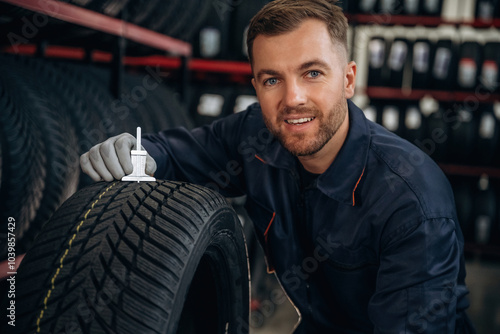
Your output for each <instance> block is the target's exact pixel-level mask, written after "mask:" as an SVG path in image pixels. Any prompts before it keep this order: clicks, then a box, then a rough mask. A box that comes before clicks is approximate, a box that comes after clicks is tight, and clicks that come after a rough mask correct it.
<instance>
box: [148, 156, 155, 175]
mask: <svg viewBox="0 0 500 334" xmlns="http://www.w3.org/2000/svg"><path fill="white" fill-rule="evenodd" d="M155 171H156V161H155V160H154V159H153V158H152V157H151V156H150V155H149V154H148V155H147V156H146V174H148V175H151V176H152V175H153V174H154V173H155Z"/></svg>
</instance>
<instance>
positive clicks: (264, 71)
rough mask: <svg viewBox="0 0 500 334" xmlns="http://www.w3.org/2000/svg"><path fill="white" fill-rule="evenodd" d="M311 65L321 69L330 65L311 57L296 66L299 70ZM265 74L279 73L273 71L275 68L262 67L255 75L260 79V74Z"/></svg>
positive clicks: (278, 73) (277, 74)
mask: <svg viewBox="0 0 500 334" xmlns="http://www.w3.org/2000/svg"><path fill="white" fill-rule="evenodd" d="M313 66H318V67H321V68H323V69H330V66H328V64H327V63H325V62H324V61H322V60H320V59H313V60H311V61H308V62H305V63H303V64H301V65H300V66H299V67H298V68H297V70H298V71H299V72H300V71H303V70H306V69H308V68H311V67H313ZM266 74H267V75H270V76H279V75H280V74H281V73H280V72H278V71H275V70H271V69H262V70H260V71H259V72H258V73H257V76H256V79H257V81H260V79H261V78H262V76H264V75H266Z"/></svg>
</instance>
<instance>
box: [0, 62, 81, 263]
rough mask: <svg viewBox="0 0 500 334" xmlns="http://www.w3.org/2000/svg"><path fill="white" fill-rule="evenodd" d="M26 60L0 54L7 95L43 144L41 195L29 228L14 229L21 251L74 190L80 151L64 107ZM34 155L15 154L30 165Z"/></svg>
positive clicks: (78, 173) (26, 247) (20, 251)
mask: <svg viewBox="0 0 500 334" xmlns="http://www.w3.org/2000/svg"><path fill="white" fill-rule="evenodd" d="M26 61H27V60H26V59H25V58H22V57H8V56H5V57H2V62H3V63H4V64H5V66H6V67H8V68H5V69H4V71H3V73H5V74H7V73H10V75H9V81H8V85H9V87H10V88H11V89H10V91H9V94H10V95H11V97H12V98H13V100H14V101H15V102H16V107H17V108H19V110H20V112H22V113H26V115H27V116H29V117H31V118H32V119H33V120H34V125H35V127H36V128H37V129H38V130H39V133H40V136H39V137H38V138H37V140H39V141H41V142H43V145H44V147H45V150H44V155H45V175H43V174H38V173H37V176H38V177H40V178H43V179H44V181H45V185H44V189H43V195H42V199H41V201H40V206H39V208H38V210H37V212H36V216H35V218H34V219H33V221H32V222H31V223H29V229H27V230H26V231H24V233H23V234H22V236H21V235H20V233H19V230H18V231H17V232H18V235H17V245H16V251H17V252H19V253H20V254H21V253H22V252H25V251H26V250H27V249H28V248H29V247H30V245H31V242H32V241H33V240H34V238H35V236H36V234H37V233H38V231H39V230H40V229H41V227H42V225H43V224H44V223H45V222H46V221H47V220H48V219H49V218H50V216H51V215H52V214H53V213H54V212H55V211H56V209H57V208H58V207H59V206H60V205H61V204H62V203H63V202H64V201H65V200H66V199H68V198H69V197H70V196H71V195H72V194H73V193H74V192H75V191H76V190H77V187H78V179H79V175H80V165H79V154H78V152H77V151H76V149H75V148H76V147H77V145H78V141H77V138H76V134H75V131H74V128H73V126H72V124H71V119H70V117H69V115H68V112H67V110H66V107H65V106H64V104H63V103H62V102H61V99H60V96H59V94H58V93H57V92H56V91H53V90H51V89H50V85H47V84H46V83H45V82H42V81H41V80H40V77H38V76H32V72H31V71H30V69H29V66H27V64H26ZM29 131H31V129H29ZM33 158H35V157H27V159H26V160H18V158H17V157H16V160H17V162H18V163H19V164H30V163H31V159H33ZM2 205H3V203H2ZM19 214H21V213H19ZM16 217H17V215H14V218H16Z"/></svg>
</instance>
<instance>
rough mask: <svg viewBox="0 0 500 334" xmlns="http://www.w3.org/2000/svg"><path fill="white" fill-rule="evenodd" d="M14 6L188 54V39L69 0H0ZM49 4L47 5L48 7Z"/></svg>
mask: <svg viewBox="0 0 500 334" xmlns="http://www.w3.org/2000/svg"><path fill="white" fill-rule="evenodd" d="M0 1H2V2H5V3H9V4H11V5H14V6H18V7H21V8H24V9H28V10H31V11H34V12H37V13H41V14H44V15H47V16H50V17H53V18H55V19H58V20H62V21H64V22H68V23H73V24H76V25H79V26H82V27H86V28H90V29H94V30H97V31H100V32H104V33H108V34H111V35H115V36H120V37H123V38H126V39H128V40H130V41H133V42H136V43H139V44H142V45H146V46H149V47H152V48H155V49H158V50H162V51H168V52H172V53H174V54H176V55H179V56H190V55H191V53H192V47H191V44H190V43H187V42H184V41H181V40H178V39H175V38H172V37H170V36H166V35H163V34H160V33H158V32H155V31H152V30H149V29H146V28H143V27H140V26H138V25H135V24H132V23H129V22H126V21H123V20H120V19H117V18H113V17H109V16H106V15H104V14H100V13H97V12H94V11H91V10H88V9H85V8H82V7H78V6H75V5H72V4H69V3H65V2H62V1H54V0H0ZM49 8H50V9H49Z"/></svg>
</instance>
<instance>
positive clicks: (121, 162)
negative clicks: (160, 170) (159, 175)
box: [80, 133, 156, 182]
mask: <svg viewBox="0 0 500 334" xmlns="http://www.w3.org/2000/svg"><path fill="white" fill-rule="evenodd" d="M135 145H136V139H135V137H134V136H132V135H131V134H130V133H122V134H120V135H118V136H115V137H111V138H109V139H107V140H106V141H104V142H102V143H100V144H97V145H95V146H94V147H92V148H91V149H90V150H89V151H88V152H87V153H84V154H82V156H81V157H80V166H81V167H82V171H83V172H84V173H85V174H87V175H88V176H90V177H91V178H92V180H94V181H102V180H104V181H107V182H111V181H113V179H117V180H120V179H121V178H122V177H123V176H125V175H128V174H130V173H132V171H133V169H134V168H133V166H132V160H131V158H130V151H131V150H132V149H136V148H135ZM141 146H142V145H141ZM142 149H144V148H142ZM155 171H156V162H155V161H154V159H153V158H151V156H150V155H149V154H148V155H147V156H146V174H148V175H153V173H154V172H155Z"/></svg>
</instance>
